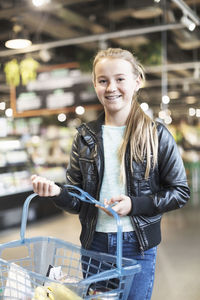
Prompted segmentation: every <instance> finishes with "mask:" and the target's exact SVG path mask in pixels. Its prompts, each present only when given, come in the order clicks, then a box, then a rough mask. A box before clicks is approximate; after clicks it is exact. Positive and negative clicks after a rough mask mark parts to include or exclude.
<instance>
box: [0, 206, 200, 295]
mask: <svg viewBox="0 0 200 300" xmlns="http://www.w3.org/2000/svg"><path fill="white" fill-rule="evenodd" d="M79 232H80V225H79V221H78V218H77V216H75V215H69V214H63V215H59V216H57V217H53V218H50V219H46V220H45V221H40V222H37V223H34V224H31V225H28V227H27V232H26V236H27V237H33V236H54V237H58V238H61V239H66V240H68V241H70V242H72V243H75V244H79ZM162 232H163V239H162V243H161V244H160V246H159V247H158V258H157V268H156V279H155V287H154V291H153V296H152V300H199V299H200V208H195V209H194V208H193V209H192V208H190V207H185V208H184V209H181V210H178V211H175V212H170V213H168V214H165V216H164V217H163V221H162ZM14 239H19V228H15V229H8V230H4V231H1V233H0V242H1V243H4V242H7V241H11V240H14Z"/></svg>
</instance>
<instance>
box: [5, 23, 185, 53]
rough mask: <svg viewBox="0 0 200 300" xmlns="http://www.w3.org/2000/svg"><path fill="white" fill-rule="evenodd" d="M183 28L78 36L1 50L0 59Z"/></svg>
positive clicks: (166, 26) (165, 26) (172, 26)
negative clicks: (17, 48) (21, 47)
mask: <svg viewBox="0 0 200 300" xmlns="http://www.w3.org/2000/svg"><path fill="white" fill-rule="evenodd" d="M183 27H184V25H183V24H180V23H172V24H163V25H156V26H149V27H143V28H135V29H126V30H121V31H114V32H107V33H102V34H96V35H89V36H79V37H75V38H69V39H64V40H58V41H54V42H47V43H42V44H36V45H32V46H30V47H27V48H24V49H20V50H3V51H0V57H6V56H10V55H16V54H22V53H29V52H34V51H39V50H42V49H52V48H57V47H63V46H70V45H81V44H84V43H91V42H95V41H96V42H100V41H106V40H109V39H113V38H126V37H129V36H136V35H142V34H148V33H153V32H161V31H166V30H174V29H182V28H183Z"/></svg>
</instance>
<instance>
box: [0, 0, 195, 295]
mask: <svg viewBox="0 0 200 300" xmlns="http://www.w3.org/2000/svg"><path fill="white" fill-rule="evenodd" d="M199 25H200V0H185V1H182V0H160V1H159V0H136V1H131V0H125V1H119V0H7V1H3V0H0V29H1V30H0V229H1V231H0V243H4V242H6V241H11V240H13V239H18V238H19V230H20V222H21V210H22V205H23V202H24V200H25V198H26V197H27V196H28V195H29V194H31V193H32V187H31V183H30V176H31V174H35V173H37V174H39V175H41V176H45V177H48V178H49V179H52V180H54V181H56V182H60V183H63V182H65V169H66V166H67V163H68V158H69V152H70V149H71V143H72V140H73V136H74V134H75V132H76V129H75V128H76V127H77V126H78V125H79V124H81V123H82V122H87V121H90V120H92V119H95V118H96V117H97V116H98V114H99V113H100V112H101V111H102V107H101V105H100V104H99V102H98V100H97V98H96V95H95V92H94V89H93V87H92V82H91V69H92V61H93V57H94V55H95V53H96V52H97V51H98V50H99V49H105V48H107V47H122V48H126V49H128V50H130V51H132V52H133V53H134V54H135V55H136V56H137V57H138V59H139V60H140V61H141V63H142V64H143V65H144V67H145V71H146V82H145V84H144V85H143V87H142V88H141V90H140V93H139V97H138V101H139V102H140V105H141V107H142V109H143V110H144V111H145V112H146V113H147V114H149V115H150V116H151V117H153V118H154V119H156V120H159V121H160V122H163V123H164V124H165V125H166V126H167V127H168V129H169V130H170V132H171V133H172V134H173V136H174V138H175V140H176V142H177V144H178V146H179V150H180V153H181V155H182V158H183V161H184V164H185V168H186V172H187V177H188V182H189V185H190V188H191V199H190V201H189V203H188V204H187V205H186V206H185V207H184V208H183V209H181V210H178V211H174V212H170V213H167V214H166V215H164V217H163V221H162V231H163V239H162V243H161V245H160V246H159V247H158V259H157V269H156V280H155V288H154V292H153V296H152V300H160V299H162V300H168V299H170V300H175V299H176V300H179V299H181V300H186V299H187V300H188V299H192V300H197V299H198V300H199V299H200V276H199V265H200V258H199V253H200V234H199V228H200V184H199V181H200V180H199V178H200V28H199ZM63 228H66V231H65V232H64V233H63ZM71 228H73V232H72V229H71ZM79 233H80V225H79V221H78V218H77V217H76V216H72V215H69V214H66V213H63V212H61V211H60V210H59V209H57V208H56V207H55V206H54V205H53V204H52V203H51V202H48V203H47V202H46V201H45V199H40V200H39V199H36V200H35V201H34V202H33V203H32V204H31V207H30V210H29V226H28V230H27V234H28V235H30V236H32V235H36V236H37V235H45V236H49V235H52V236H56V237H59V238H61V239H65V240H68V241H72V242H74V243H76V244H79Z"/></svg>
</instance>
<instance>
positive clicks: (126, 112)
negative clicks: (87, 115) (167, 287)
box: [32, 48, 189, 300]
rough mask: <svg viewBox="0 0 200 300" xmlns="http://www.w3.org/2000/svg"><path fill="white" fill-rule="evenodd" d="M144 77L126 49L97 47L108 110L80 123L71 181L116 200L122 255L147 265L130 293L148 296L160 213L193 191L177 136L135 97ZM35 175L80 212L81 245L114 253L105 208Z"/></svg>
mask: <svg viewBox="0 0 200 300" xmlns="http://www.w3.org/2000/svg"><path fill="white" fill-rule="evenodd" d="M142 81H144V71H143V68H142V66H141V65H140V64H139V62H138V61H137V59H136V58H135V57H134V56H133V55H132V54H131V53H130V52H129V51H127V50H123V49H119V48H109V49H107V50H102V51H100V52H99V53H97V55H96V57H95V59H94V64H93V84H94V88H95V91H96V94H97V97H98V99H99V101H100V102H101V104H102V105H103V108H104V113H103V114H102V115H101V116H100V117H99V118H98V119H97V120H95V121H92V122H89V123H86V124H82V125H81V126H80V127H79V128H78V133H77V135H76V136H75V139H74V143H73V146H72V151H71V158H70V162H69V165H68V168H67V173H66V179H67V184H72V185H76V186H78V187H80V188H82V189H83V190H85V191H87V192H88V193H90V194H91V195H92V196H93V197H95V198H96V199H98V200H99V201H100V202H104V203H106V204H113V203H114V204H115V205H114V206H113V209H114V210H115V211H116V212H117V213H118V214H119V216H120V217H121V221H122V224H123V256H124V257H128V258H132V259H136V260H137V261H138V262H139V263H140V265H141V267H142V271H141V272H140V273H138V274H136V275H135V277H134V281H133V284H132V287H131V290H130V295H129V297H128V299H129V300H149V299H151V294H152V289H153V282H154V272H155V263H156V252H157V245H158V244H159V243H160V241H161V232H160V222H161V216H162V214H163V213H165V212H167V211H171V210H174V209H177V208H180V207H182V206H183V205H184V204H185V203H186V202H187V200H188V199H189V188H188V185H187V180H186V174H185V169H184V166H183V162H182V159H181V157H180V154H179V151H178V148H177V145H176V143H175V141H174V139H173V137H172V136H171V134H170V133H169V131H168V130H167V129H166V128H165V126H164V125H162V124H161V123H157V122H154V121H153V120H152V119H150V118H149V117H148V116H147V115H146V114H145V113H144V112H143V110H142V109H141V108H140V105H139V103H138V102H137V97H136V95H137V91H138V90H139V88H140V87H141V84H142ZM32 182H33V189H34V191H35V192H36V193H38V194H39V195H40V196H53V200H54V202H55V204H56V205H58V206H59V207H61V208H62V209H64V210H66V211H69V212H72V213H77V214H79V218H80V222H81V225H82V232H81V236H80V240H81V244H82V247H83V248H85V249H90V250H95V251H98V252H105V253H110V254H114V255H115V254H116V238H117V234H116V232H117V226H116V222H115V220H114V218H113V217H112V216H110V215H109V214H108V212H107V211H106V210H103V209H99V207H97V206H96V207H95V206H94V205H88V204H86V203H84V202H80V201H79V200H78V199H74V198H73V199H72V198H71V197H70V196H69V194H68V192H67V189H66V188H60V187H59V186H58V185H56V184H55V183H54V182H52V181H49V180H47V179H45V178H41V177H39V176H37V175H33V176H32Z"/></svg>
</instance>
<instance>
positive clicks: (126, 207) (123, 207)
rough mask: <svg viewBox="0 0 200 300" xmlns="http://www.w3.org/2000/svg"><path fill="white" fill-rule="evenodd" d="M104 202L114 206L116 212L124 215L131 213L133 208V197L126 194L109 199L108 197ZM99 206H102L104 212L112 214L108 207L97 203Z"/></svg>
mask: <svg viewBox="0 0 200 300" xmlns="http://www.w3.org/2000/svg"><path fill="white" fill-rule="evenodd" d="M104 204H105V206H106V205H110V206H112V209H113V210H114V211H116V213H117V214H118V215H119V216H120V217H122V216H126V215H128V214H129V212H130V211H131V208H132V202H131V199H130V198H129V197H128V196H126V195H119V196H115V197H112V198H111V199H110V200H109V201H108V200H107V199H105V200H104ZM96 206H97V207H99V208H101V209H102V210H103V211H104V212H106V213H107V214H108V215H110V216H111V215H112V214H111V213H110V212H109V211H108V210H107V209H106V208H104V207H101V206H99V205H96Z"/></svg>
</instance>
